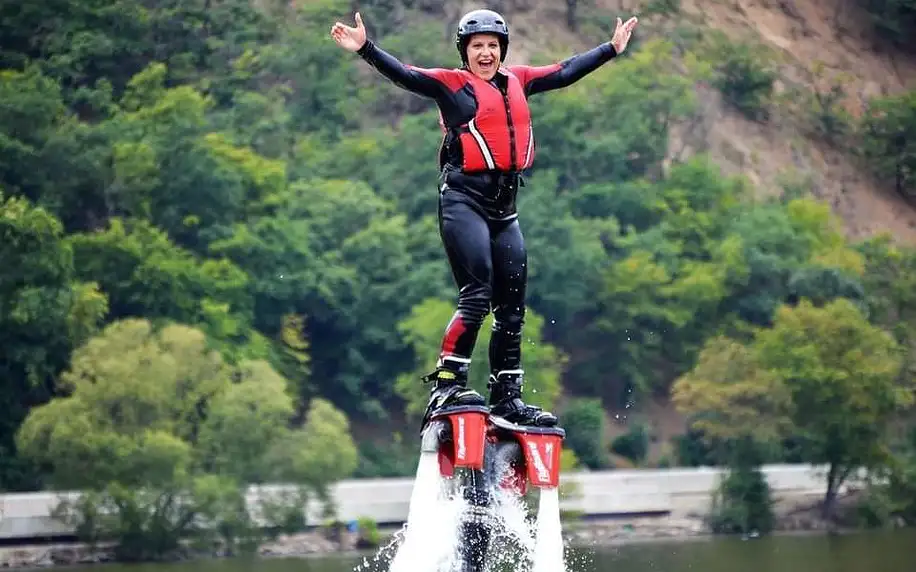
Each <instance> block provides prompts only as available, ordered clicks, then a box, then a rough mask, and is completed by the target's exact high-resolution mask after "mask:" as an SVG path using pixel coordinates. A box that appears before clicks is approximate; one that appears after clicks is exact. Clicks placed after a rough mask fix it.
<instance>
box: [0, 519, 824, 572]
mask: <svg viewBox="0 0 916 572" xmlns="http://www.w3.org/2000/svg"><path fill="white" fill-rule="evenodd" d="M380 532H381V544H382V545H385V544H388V543H389V542H390V541H391V539H392V538H393V535H394V534H395V533H396V532H397V530H390V529H389V530H385V531H380ZM798 532H807V533H826V532H827V526H826V525H825V523H824V522H823V521H821V520H820V519H818V518H816V517H815V516H813V515H812V514H810V512H807V511H805V512H801V513H795V514H791V515H789V514H786V515H782V516H781V517H780V518H779V521H778V524H777V530H776V531H775V533H776V534H786V533H798ZM564 536H565V537H566V539H567V541H568V543H569V544H570V545H571V546H574V547H598V546H614V545H621V544H628V543H637V542H659V541H670V540H689V539H700V538H704V537H710V536H711V534H710V533H709V530H708V528H707V526H706V524H705V522H704V520H703V519H702V517H700V516H693V517H681V518H676V517H668V516H660V517H659V516H653V517H639V518H630V517H627V518H620V519H605V520H582V521H570V522H567V523H565V524H564ZM357 550H370V551H373V550H376V549H373V548H370V547H366V546H365V545H364V544H363V543H362V542H361V539H360V536H359V534H358V533H356V532H350V531H342V532H340V533H339V534H338V535H336V536H332V535H330V534H328V533H327V532H326V531H322V530H315V531H310V532H304V533H300V534H292V535H285V536H281V537H279V538H277V539H276V540H274V541H269V542H265V543H264V544H262V545H261V547H260V548H259V550H258V553H259V555H260V556H261V557H263V558H298V557H314V556H330V555H333V554H342V553H344V554H345V553H353V552H354V551H357ZM207 556H209V557H217V558H218V557H221V556H222V555H220V554H212V555H196V556H195V557H197V558H200V557H207ZM115 561H116V559H115V557H114V553H113V550H112V549H111V547H110V546H99V547H96V548H95V549H92V548H90V547H88V546H86V545H84V544H78V543H73V544H55V545H24V546H16V547H8V548H0V569H6V570H13V569H26V568H50V567H55V566H72V565H77V564H100V563H105V562H115Z"/></svg>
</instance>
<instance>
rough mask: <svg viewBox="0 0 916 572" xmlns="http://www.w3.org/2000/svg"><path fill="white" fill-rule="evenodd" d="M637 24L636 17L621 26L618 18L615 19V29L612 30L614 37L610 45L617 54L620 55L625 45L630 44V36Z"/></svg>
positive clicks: (625, 47)
mask: <svg viewBox="0 0 916 572" xmlns="http://www.w3.org/2000/svg"><path fill="white" fill-rule="evenodd" d="M637 23H638V20H637V19H636V16H633V17H632V18H630V19H629V20H627V23H626V24H622V23H621V21H620V18H617V29H616V30H614V36H613V37H612V38H611V45H613V46H614V49H615V50H617V53H618V54H622V53H623V51H624V50H625V49H627V44H628V43H629V42H630V36H631V35H632V34H633V30H634V29H635V28H636V24H637Z"/></svg>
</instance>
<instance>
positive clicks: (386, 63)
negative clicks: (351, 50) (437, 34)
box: [356, 40, 461, 99]
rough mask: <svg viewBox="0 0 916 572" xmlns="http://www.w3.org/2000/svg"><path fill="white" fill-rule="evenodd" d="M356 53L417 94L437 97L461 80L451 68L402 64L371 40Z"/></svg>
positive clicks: (447, 91)
mask: <svg viewBox="0 0 916 572" xmlns="http://www.w3.org/2000/svg"><path fill="white" fill-rule="evenodd" d="M356 53H357V55H359V56H360V57H361V58H363V59H364V60H365V61H366V63H368V64H369V65H370V66H372V67H374V68H375V69H376V70H378V71H379V73H381V74H382V75H383V76H385V77H387V78H388V79H390V80H391V81H392V82H393V83H394V84H396V85H398V86H399V87H402V88H404V89H406V90H408V91H410V92H413V93H416V94H417V95H422V96H425V97H430V98H433V99H439V98H440V97H442V96H443V95H445V94H446V93H449V92H451V91H452V89H451V88H452V87H453V86H452V85H451V84H454V83H457V82H460V81H461V80H460V78H458V77H455V76H456V74H455V73H454V71H453V70H447V69H440V68H433V69H424V68H418V67H415V66H411V65H406V64H403V63H401V62H400V61H399V60H398V59H397V58H396V57H394V56H392V55H391V54H389V53H388V52H386V51H385V50H383V49H382V48H380V47H378V46H377V45H376V44H374V43H373V42H372V41H371V40H366V43H365V44H363V46H362V47H361V48H360V49H359V50H357V52H356Z"/></svg>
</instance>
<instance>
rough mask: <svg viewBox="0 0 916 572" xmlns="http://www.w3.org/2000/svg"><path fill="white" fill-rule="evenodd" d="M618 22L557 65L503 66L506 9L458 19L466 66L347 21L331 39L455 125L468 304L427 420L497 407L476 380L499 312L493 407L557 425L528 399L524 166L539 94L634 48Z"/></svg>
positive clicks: (444, 211) (457, 319) (439, 369)
mask: <svg viewBox="0 0 916 572" xmlns="http://www.w3.org/2000/svg"><path fill="white" fill-rule="evenodd" d="M636 23H637V20H636V18H630V19H629V20H628V21H627V22H626V24H621V21H620V18H618V19H617V29H616V30H615V31H614V36H613V38H612V39H611V41H610V42H606V43H604V44H601V45H600V46H598V47H596V48H593V49H592V50H590V51H588V52H585V53H583V54H579V55H575V56H573V57H571V58H568V59H566V60H565V61H562V62H559V63H555V64H553V65H547V66H537V67H534V66H525V65H517V66H508V67H505V66H503V65H502V63H503V61H504V60H505V58H506V51H507V49H508V47H509V28H508V26H507V25H506V22H505V20H504V19H503V17H502V16H500V15H499V14H497V13H496V12H493V11H490V10H474V11H472V12H469V13H467V14H465V15H464V16H463V17H462V18H461V21H460V22H459V23H458V32H457V35H456V44H457V47H458V53H459V55H460V56H461V60H462V62H463V64H464V65H463V67H461V68H460V69H442V68H434V69H422V68H417V67H414V66H411V65H405V64H402V63H401V62H400V61H398V60H397V59H396V58H395V57H393V56H391V55H390V54H388V53H386V52H385V51H383V50H382V49H380V48H379V47H378V46H376V45H375V44H373V43H372V42H371V41H370V40H368V39H367V38H366V28H365V27H364V26H363V21H362V18H361V17H360V15H359V13H358V12H357V13H356V27H355V28H353V27H350V26H345V25H344V24H341V23H340V22H337V23H336V24H334V26H332V28H331V37H332V38H334V40H335V41H336V42H337V43H338V44H339V45H340V46H341V47H342V48H344V49H346V50H349V51H351V52H355V53H357V54H358V55H359V56H361V57H362V58H363V59H364V60H365V61H366V62H368V63H369V64H370V65H371V66H373V67H374V68H375V69H377V70H378V71H379V72H380V73H381V74H382V75H384V76H385V77H387V78H388V79H390V80H391V81H392V82H394V83H395V84H397V85H399V86H400V87H402V88H404V89H407V90H409V91H411V92H413V93H416V94H419V95H422V96H425V97H428V98H431V99H433V100H435V102H436V103H437V105H438V107H439V114H440V125H441V126H442V129H443V131H444V132H445V135H444V138H443V140H442V145H441V147H440V149H439V167H440V189H439V232H440V236H441V239H442V242H443V244H444V246H445V252H446V255H447V257H448V261H449V264H450V266H451V269H452V273H453V275H454V278H455V282H456V283H457V286H458V308H457V311H456V312H455V314H454V316H453V317H452V319H451V321H450V322H449V324H448V326H447V328H446V330H445V334H444V336H443V338H442V346H441V351H440V353H439V359H438V362H437V364H436V369H435V371H434V372H433V373H431V374H429V375H428V376H426V377H425V378H424V381H426V382H430V381H434V382H435V385H434V386H433V388H432V390H431V393H430V398H429V404H428V407H427V409H426V415H425V416H424V418H423V425H425V424H426V422H427V421H428V419H429V416H430V415H431V414H432V413H433V412H434V411H436V410H438V409H440V408H442V407H447V406H452V405H486V402H485V401H484V398H483V397H482V396H481V395H480V394H479V393H477V392H476V391H474V390H473V389H470V388H468V387H467V373H468V367H469V365H470V362H471V354H472V352H473V350H474V345H475V343H476V341H477V334H478V331H479V330H480V326H481V324H482V323H483V320H484V318H485V317H486V315H487V313H488V312H489V311H490V309H491V307H492V310H493V316H494V324H493V333H492V337H491V339H490V347H489V362H490V364H489V365H490V371H491V374H490V380H489V383H488V388H489V390H490V400H489V405H490V412H491V414H492V415H498V416H501V417H503V418H504V419H506V420H507V421H510V422H513V423H518V424H522V425H536V426H554V425H556V424H557V418H556V416H555V415H553V414H552V413H550V412H548V411H543V410H542V409H540V408H537V407H534V406H531V405H527V404H525V403H524V402H523V401H522V399H521V393H522V375H523V371H522V368H521V331H522V323H523V321H524V316H525V291H526V287H527V278H528V276H527V253H526V251H525V243H524V239H523V237H522V233H521V230H520V228H519V223H518V214H517V212H516V208H515V199H516V193H517V192H518V187H519V185H520V184H522V185H523V182H522V179H521V177H520V173H521V171H523V170H525V169H527V168H529V167H531V164H532V162H533V160H534V152H535V144H534V136H533V133H532V130H531V117H530V113H529V109H528V104H527V98H528V97H529V96H531V95H534V94H536V93H541V92H545V91H550V90H554V89H559V88H562V87H566V86H568V85H570V84H572V83H574V82H576V81H578V80H579V79H581V78H582V77H584V76H585V75H586V74H588V73H591V72H592V71H594V70H596V69H597V68H598V67H600V66H601V65H602V64H604V63H606V62H608V61H610V60H611V59H612V58H614V57H615V56H617V55H618V54H620V53H622V52H623V51H624V50H625V49H626V46H627V43H628V42H629V40H630V35H631V34H632V32H633V29H634V28H635V27H636Z"/></svg>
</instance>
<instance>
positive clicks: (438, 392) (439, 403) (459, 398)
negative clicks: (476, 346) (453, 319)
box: [421, 357, 487, 428]
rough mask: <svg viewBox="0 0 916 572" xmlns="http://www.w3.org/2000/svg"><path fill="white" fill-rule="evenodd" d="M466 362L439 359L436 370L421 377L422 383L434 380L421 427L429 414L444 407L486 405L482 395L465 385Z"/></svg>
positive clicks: (424, 425) (466, 380)
mask: <svg viewBox="0 0 916 572" xmlns="http://www.w3.org/2000/svg"><path fill="white" fill-rule="evenodd" d="M467 369H468V365H467V363H460V364H459V363H458V362H457V361H456V360H450V359H449V358H447V357H446V358H443V359H442V360H440V362H439V365H438V366H437V367H436V371H434V372H432V373H431V374H429V375H427V376H425V377H424V378H423V382H424V383H430V382H434V383H435V385H434V386H433V387H432V389H431V390H430V392H429V403H428V404H427V405H426V413H425V414H424V415H423V423H422V424H421V428H423V427H426V424H427V423H428V422H429V418H430V416H432V415H433V414H434V413H436V412H437V411H439V410H441V409H443V408H446V407H455V406H462V405H476V406H479V407H486V405H487V402H486V400H485V399H484V398H483V396H482V395H480V394H479V393H477V391H475V390H474V389H472V388H470V387H468V386H467V382H468V376H467Z"/></svg>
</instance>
